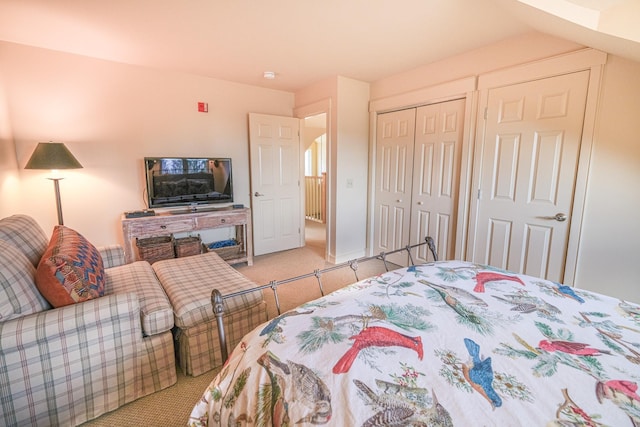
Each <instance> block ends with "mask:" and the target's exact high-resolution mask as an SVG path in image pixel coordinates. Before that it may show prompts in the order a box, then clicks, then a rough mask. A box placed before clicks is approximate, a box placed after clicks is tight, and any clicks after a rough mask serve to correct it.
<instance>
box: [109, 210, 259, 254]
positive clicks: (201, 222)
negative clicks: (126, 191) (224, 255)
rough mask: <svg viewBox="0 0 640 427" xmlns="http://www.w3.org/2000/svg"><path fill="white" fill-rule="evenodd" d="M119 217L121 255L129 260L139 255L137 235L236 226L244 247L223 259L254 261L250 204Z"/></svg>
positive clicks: (139, 237) (160, 234)
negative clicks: (122, 245)
mask: <svg viewBox="0 0 640 427" xmlns="http://www.w3.org/2000/svg"><path fill="white" fill-rule="evenodd" d="M121 221H122V235H123V237H124V256H125V260H126V262H128V263H129V262H133V261H135V260H137V259H138V251H137V248H136V239H142V238H145V237H154V236H164V235H170V234H173V233H184V232H191V231H198V230H209V229H212V228H221V227H233V226H235V228H236V240H238V241H239V242H242V245H243V247H242V250H241V251H240V253H239V254H238V256H237V257H234V258H230V259H226V260H225V261H227V262H228V263H229V264H239V263H242V262H246V263H247V265H253V233H252V230H251V210H250V209H249V208H237V209H234V208H231V207H228V208H201V210H196V211H192V210H191V209H190V208H185V209H183V210H179V211H171V212H162V213H156V215H154V216H143V217H138V218H126V217H125V216H124V215H123V216H122V220H121Z"/></svg>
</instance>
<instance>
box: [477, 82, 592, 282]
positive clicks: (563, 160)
mask: <svg viewBox="0 0 640 427" xmlns="http://www.w3.org/2000/svg"><path fill="white" fill-rule="evenodd" d="M588 78H589V73H588V71H583V72H580V73H572V74H566V75H562V76H557V77H552V78H546V79H541V80H536V81H531V82H526V83H521V84H515V85H512V86H507V87H502V88H496V89H490V90H489V93H488V96H487V114H486V125H485V126H486V127H485V132H484V137H483V139H482V141H483V146H482V153H481V160H480V174H479V179H480V182H479V187H478V188H479V192H478V198H479V200H478V206H477V218H476V224H477V225H476V227H477V230H476V232H475V233H472V235H471V242H470V245H469V246H470V247H471V248H472V250H473V252H472V257H471V259H472V260H473V261H474V262H479V263H484V264H489V265H492V266H496V267H500V268H506V269H509V270H512V271H516V272H520V273H526V274H530V275H533V276H538V277H543V278H547V279H549V280H554V281H557V282H561V281H562V280H563V274H564V265H565V258H566V249H567V241H568V234H569V224H570V221H571V218H570V213H571V207H572V202H573V193H574V185H575V177H576V171H577V165H578V154H579V150H580V142H581V139H582V128H583V121H584V111H585V103H586V95H587V85H588Z"/></svg>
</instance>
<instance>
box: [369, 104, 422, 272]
mask: <svg viewBox="0 0 640 427" xmlns="http://www.w3.org/2000/svg"><path fill="white" fill-rule="evenodd" d="M415 123H416V109H415V108H411V109H408V110H400V111H393V112H390V113H383V114H379V115H378V120H377V129H376V174H375V193H374V194H375V205H374V206H375V207H374V209H375V211H374V251H375V252H376V253H380V252H383V251H384V252H389V251H393V250H395V249H398V248H401V247H404V246H406V245H407V244H408V242H409V237H410V226H411V224H410V221H411V191H412V190H411V189H412V172H413V150H414V136H415ZM388 260H389V261H390V262H392V263H394V264H398V265H402V266H405V265H407V263H408V255H406V254H405V253H398V254H394V255H391V256H390V257H389V258H388Z"/></svg>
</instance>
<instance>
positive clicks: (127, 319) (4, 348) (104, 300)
mask: <svg viewBox="0 0 640 427" xmlns="http://www.w3.org/2000/svg"><path fill="white" fill-rule="evenodd" d="M143 348H144V343H143V341H142V326H141V323H140V306H139V302H138V297H137V295H136V294H135V293H123V294H115V295H108V296H104V297H101V298H96V299H93V300H89V301H86V302H82V303H79V304H73V305H69V306H65V307H61V308H57V309H53V310H47V311H43V312H40V313H36V314H32V315H29V316H25V317H21V318H18V319H13V320H9V321H6V322H2V323H0V378H2V382H3V385H2V387H3V389H4V391H3V396H4V397H7V396H9V398H2V399H0V424H3V425H16V424H17V425H22V424H33V425H66V424H68V423H69V420H70V418H69V417H72V415H70V414H74V413H76V412H77V413H82V412H84V411H85V410H86V406H87V405H92V404H94V403H93V402H95V404H96V405H98V402H103V401H104V400H106V399H116V400H119V399H121V400H123V401H128V400H131V396H125V390H132V389H133V388H134V387H133V383H134V381H135V378H136V374H137V373H139V370H140V369H141V367H140V362H139V357H140V354H141V352H143V351H144V350H143ZM113 382H117V383H118V384H122V385H121V386H120V387H119V389H118V391H117V392H116V393H115V394H114V392H113V390H110V389H109V384H113ZM109 392H110V394H109ZM129 393H130V391H129ZM70 396H73V398H72V399H67V398H68V397H70ZM74 406H75V409H74ZM98 406H99V405H98ZM94 409H95V410H96V411H99V410H100V408H99V407H95V408H94Z"/></svg>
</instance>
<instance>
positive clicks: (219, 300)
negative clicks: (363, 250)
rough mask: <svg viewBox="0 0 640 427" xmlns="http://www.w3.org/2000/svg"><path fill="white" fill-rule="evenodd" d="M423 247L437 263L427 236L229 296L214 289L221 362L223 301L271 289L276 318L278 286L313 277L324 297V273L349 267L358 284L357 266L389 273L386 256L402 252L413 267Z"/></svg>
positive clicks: (224, 353) (223, 349)
mask: <svg viewBox="0 0 640 427" xmlns="http://www.w3.org/2000/svg"><path fill="white" fill-rule="evenodd" d="M423 245H427V247H428V248H429V251H430V252H431V254H432V255H433V259H434V261H438V254H437V252H436V246H435V243H434V241H433V239H432V238H431V237H429V236H427V237H425V239H424V242H421V243H416V244H414V245H407V246H405V247H403V248H399V249H396V250H393V251H389V252H381V253H380V254H378V255H373V256H370V257H362V258H357V259H354V260H351V261H347V262H344V263H341V264H336V265H334V266H332V267H327V268H324V269H322V270H320V269H316V270H314V271H313V272H312V273H307V274H302V275H300V276H295V277H291V278H288V279H284V280H272V281H270V282H269V283H267V284H265V285H261V286H256V287H254V288H251V289H244V290H240V291H237V292H233V293H230V294H226V295H222V294H221V293H220V291H219V290H218V289H214V290H212V291H211V305H212V306H213V313H214V314H215V316H216V323H217V325H218V338H219V340H220V351H221V352H222V360H223V362H225V361H226V360H227V358H228V356H229V353H228V349H227V337H226V334H225V330H224V322H223V320H222V318H223V316H224V300H226V299H229V298H233V297H237V296H240V295H244V294H248V293H250V292H255V291H261V290H263V289H267V288H271V289H272V290H273V295H274V298H275V302H276V308H277V310H278V316H279V315H280V314H281V311H280V301H279V299H278V286H280V285H285V284H287V283H292V282H296V281H298V280H302V279H307V278H309V277H314V276H315V278H316V279H317V281H318V286H319V288H320V294H321V295H322V296H324V289H323V287H322V280H321V276H322V275H323V274H324V273H328V272H330V271H335V270H340V269H342V268H346V267H349V268H351V270H352V271H353V273H354V276H355V281H356V282H358V281H359V280H360V279H359V278H358V266H359V264H362V263H365V262H367V261H372V260H382V262H383V263H384V268H385V270H386V271H389V265H388V264H387V259H386V257H387V256H388V255H391V254H395V253H398V252H403V251H407V253H408V254H409V262H410V263H411V265H415V263H414V260H413V256H412V255H411V250H412V249H414V248H417V247H420V246H423Z"/></svg>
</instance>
